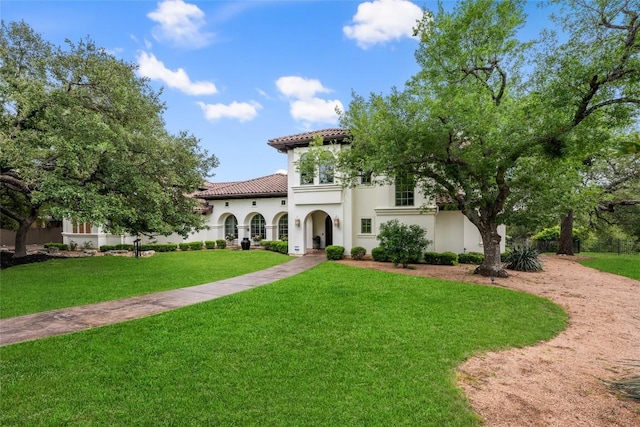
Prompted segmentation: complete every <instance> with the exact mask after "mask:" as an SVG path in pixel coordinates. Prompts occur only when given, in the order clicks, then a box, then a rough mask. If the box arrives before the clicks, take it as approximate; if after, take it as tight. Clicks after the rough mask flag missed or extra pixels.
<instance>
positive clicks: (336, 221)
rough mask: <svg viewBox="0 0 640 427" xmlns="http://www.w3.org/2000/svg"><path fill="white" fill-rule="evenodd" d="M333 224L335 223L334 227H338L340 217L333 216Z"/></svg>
mask: <svg viewBox="0 0 640 427" xmlns="http://www.w3.org/2000/svg"><path fill="white" fill-rule="evenodd" d="M333 225H335V226H336V227H340V218H338V216H337V215H336V217H335V218H333Z"/></svg>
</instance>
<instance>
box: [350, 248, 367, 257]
mask: <svg viewBox="0 0 640 427" xmlns="http://www.w3.org/2000/svg"><path fill="white" fill-rule="evenodd" d="M366 254H367V250H366V249H365V248H363V247H362V246H354V247H353V248H351V259H356V260H358V261H361V260H363V259H364V256H365V255H366Z"/></svg>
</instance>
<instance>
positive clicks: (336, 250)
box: [324, 245, 344, 260]
mask: <svg viewBox="0 0 640 427" xmlns="http://www.w3.org/2000/svg"><path fill="white" fill-rule="evenodd" d="M324 251H325V253H326V254H327V259H329V260H338V259H342V258H343V257H344V246H336V245H329V246H327V247H326V248H325V249H324Z"/></svg>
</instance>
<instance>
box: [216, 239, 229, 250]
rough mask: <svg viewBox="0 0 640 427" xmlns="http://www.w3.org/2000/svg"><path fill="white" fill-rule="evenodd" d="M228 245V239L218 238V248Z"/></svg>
mask: <svg viewBox="0 0 640 427" xmlns="http://www.w3.org/2000/svg"><path fill="white" fill-rule="evenodd" d="M226 247H227V241H226V240H225V239H216V248H218V249H224V248H226Z"/></svg>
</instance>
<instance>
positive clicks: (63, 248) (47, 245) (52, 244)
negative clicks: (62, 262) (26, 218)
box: [44, 242, 69, 251]
mask: <svg viewBox="0 0 640 427" xmlns="http://www.w3.org/2000/svg"><path fill="white" fill-rule="evenodd" d="M44 247H45V248H58V249H60V250H61V251H68V250H69V245H67V244H66V243H58V242H49V243H45V244H44Z"/></svg>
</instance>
